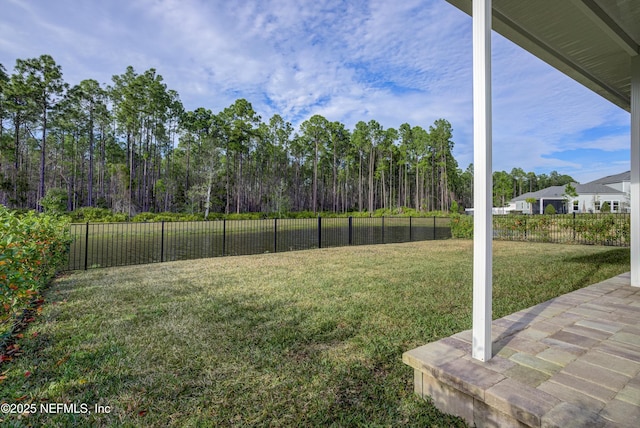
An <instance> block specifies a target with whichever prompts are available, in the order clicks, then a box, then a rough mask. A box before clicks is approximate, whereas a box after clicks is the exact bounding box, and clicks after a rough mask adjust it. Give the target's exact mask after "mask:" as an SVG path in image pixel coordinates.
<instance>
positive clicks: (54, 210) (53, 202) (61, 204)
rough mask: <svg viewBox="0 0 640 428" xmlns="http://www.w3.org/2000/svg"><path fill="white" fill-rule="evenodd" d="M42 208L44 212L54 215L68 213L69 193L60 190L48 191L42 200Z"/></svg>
mask: <svg viewBox="0 0 640 428" xmlns="http://www.w3.org/2000/svg"><path fill="white" fill-rule="evenodd" d="M40 206H41V207H42V208H43V209H44V212H45V213H47V214H52V215H62V214H64V213H66V212H67V191H66V190H64V189H60V188H52V189H49V190H47V194H46V196H45V197H44V198H42V199H40Z"/></svg>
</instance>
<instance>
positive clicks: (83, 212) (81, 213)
mask: <svg viewBox="0 0 640 428" xmlns="http://www.w3.org/2000/svg"><path fill="white" fill-rule="evenodd" d="M69 217H70V218H71V221H72V222H73V223H85V222H89V223H117V222H122V221H129V216H128V215H126V214H124V213H114V212H112V211H111V210H109V209H107V208H94V207H82V208H79V209H77V210H75V211H72V212H71V213H69Z"/></svg>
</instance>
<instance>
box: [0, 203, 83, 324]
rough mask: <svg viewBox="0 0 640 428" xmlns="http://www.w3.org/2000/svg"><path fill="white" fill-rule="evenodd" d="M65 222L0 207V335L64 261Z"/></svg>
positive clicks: (66, 247)
mask: <svg viewBox="0 0 640 428" xmlns="http://www.w3.org/2000/svg"><path fill="white" fill-rule="evenodd" d="M70 243H71V238H70V235H69V226H68V220H63V219H59V218H56V217H52V216H49V215H42V214H41V215H39V214H36V213H35V212H28V213H24V214H17V213H13V212H10V211H8V210H7V209H6V208H5V207H4V206H2V205H0V332H3V331H4V330H5V328H4V327H5V326H6V325H7V324H8V323H9V321H10V320H11V319H13V318H14V317H15V316H16V315H17V314H18V313H19V312H20V311H21V310H22V309H23V308H25V307H26V306H28V304H29V302H30V301H32V300H34V299H36V298H38V297H39V295H40V292H41V290H42V288H43V287H44V286H45V285H47V283H48V282H49V281H50V280H51V278H53V276H54V275H55V274H56V272H57V271H58V269H59V268H60V267H61V266H63V265H64V264H65V263H66V262H67V252H68V250H69V244H70Z"/></svg>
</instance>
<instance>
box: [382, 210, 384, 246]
mask: <svg viewBox="0 0 640 428" xmlns="http://www.w3.org/2000/svg"><path fill="white" fill-rule="evenodd" d="M382 243H383V244H384V216H382Z"/></svg>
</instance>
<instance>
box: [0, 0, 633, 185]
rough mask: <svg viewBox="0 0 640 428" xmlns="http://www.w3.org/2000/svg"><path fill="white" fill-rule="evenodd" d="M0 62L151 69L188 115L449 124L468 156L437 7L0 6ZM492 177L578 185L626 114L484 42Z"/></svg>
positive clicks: (468, 135) (608, 149) (456, 46)
mask: <svg viewBox="0 0 640 428" xmlns="http://www.w3.org/2000/svg"><path fill="white" fill-rule="evenodd" d="M0 10H1V13H0V34H1V35H2V36H1V37H0V63H2V64H3V65H4V66H5V68H6V69H7V71H9V72H11V71H12V69H13V66H14V65H15V60H16V59H17V58H21V59H25V58H33V57H38V56H40V55H41V54H45V53H46V54H50V55H52V56H53V58H54V59H55V60H56V62H57V63H58V64H59V65H61V66H62V71H63V73H64V78H65V80H66V81H67V82H69V83H70V84H76V83H78V82H80V81H81V80H83V79H89V78H92V79H96V80H97V81H99V82H100V83H111V76H112V75H114V74H122V73H124V71H125V69H126V67H127V66H128V65H131V66H133V67H134V69H135V70H136V72H138V73H142V72H144V71H145V70H147V69H149V68H155V69H156V70H157V72H158V73H159V74H161V75H162V76H163V77H164V79H165V82H166V83H167V86H168V87H169V88H171V89H175V90H177V91H178V93H179V94H180V97H181V99H182V102H183V103H184V105H185V107H186V108H187V109H189V110H192V109H195V108H197V107H201V106H202V107H206V108H209V109H211V110H213V111H214V112H218V111H220V110H222V109H223V108H225V107H227V106H229V105H230V104H232V103H233V102H234V101H235V99H237V98H246V99H247V100H249V101H250V102H251V103H252V104H253V106H254V108H255V109H256V111H257V112H258V113H259V114H260V115H261V116H262V118H263V120H265V121H266V120H268V119H269V118H270V117H271V116H272V115H273V114H276V113H278V114H280V115H281V116H283V117H284V118H285V119H286V120H288V121H290V122H292V123H293V124H294V125H295V126H297V125H298V124H299V123H300V122H301V121H303V120H305V119H308V118H309V117H311V116H312V115H314V114H321V115H323V116H325V117H326V118H327V119H329V120H331V121H334V120H337V121H341V122H342V123H344V124H345V125H346V126H347V127H349V128H350V129H353V127H354V125H355V123H356V122H358V121H360V120H363V121H369V120H371V119H375V120H377V121H378V122H380V123H381V124H382V125H383V126H384V127H385V128H389V127H396V128H397V127H398V126H400V124H402V123H404V122H408V123H410V124H411V125H420V126H422V127H424V128H428V127H429V126H430V125H431V124H433V122H434V120H436V119H438V118H445V119H447V120H448V121H449V122H451V124H452V127H453V132H454V142H455V148H454V155H455V157H456V159H457V160H458V162H459V164H460V167H461V168H462V169H465V168H466V167H467V165H468V164H469V163H470V162H472V161H473V142H472V133H473V118H472V86H471V82H472V75H471V65H472V50H471V18H470V17H469V16H468V15H466V14H464V13H462V12H460V11H459V10H458V9H456V8H454V7H453V6H451V5H450V4H448V3H447V2H446V1H444V0H428V1H424V0H407V1H402V2H391V1H388V0H378V1H357V0H355V1H346V0H343V1H339V0H335V1H334V0H313V1H305V2H301V1H296V0H265V1H257V0H256V1H240V0H236V1H228V0H226V1H221V0H135V1H130V0H108V1H98V0H86V1H77V0H56V1H51V0H0ZM492 43H493V63H492V67H493V131H494V137H493V138H494V149H493V162H494V163H493V166H494V170H506V171H510V170H511V169H512V168H514V167H521V168H523V169H525V170H526V171H535V172H536V173H548V172H550V171H552V170H557V171H558V172H560V173H562V174H569V175H571V176H573V177H574V178H575V179H577V180H578V181H580V182H586V181H589V180H592V179H596V178H599V177H602V176H605V175H610V174H616V173H619V172H623V171H626V170H628V169H629V114H628V113H627V112H626V111H624V110H622V109H620V108H618V107H616V106H615V105H613V104H611V103H610V102H608V101H606V100H605V99H603V98H601V97H600V96H598V95H596V94H594V93H592V92H591V91H589V90H588V89H586V88H584V87H582V86H581V85H580V84H578V83H576V82H574V81H573V80H571V79H569V78H568V77H566V76H565V75H563V74H562V73H560V72H559V71H557V70H555V69H553V68H551V67H550V66H548V65H547V64H545V63H543V62H542V61H540V60H538V59H537V58H535V57H533V56H532V55H530V54H529V53H527V52H525V51H523V50H522V49H521V48H519V47H518V46H516V45H514V44H513V43H511V42H509V41H507V40H505V39H504V38H502V37H501V36H499V35H497V34H495V33H494V35H493V41H492Z"/></svg>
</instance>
